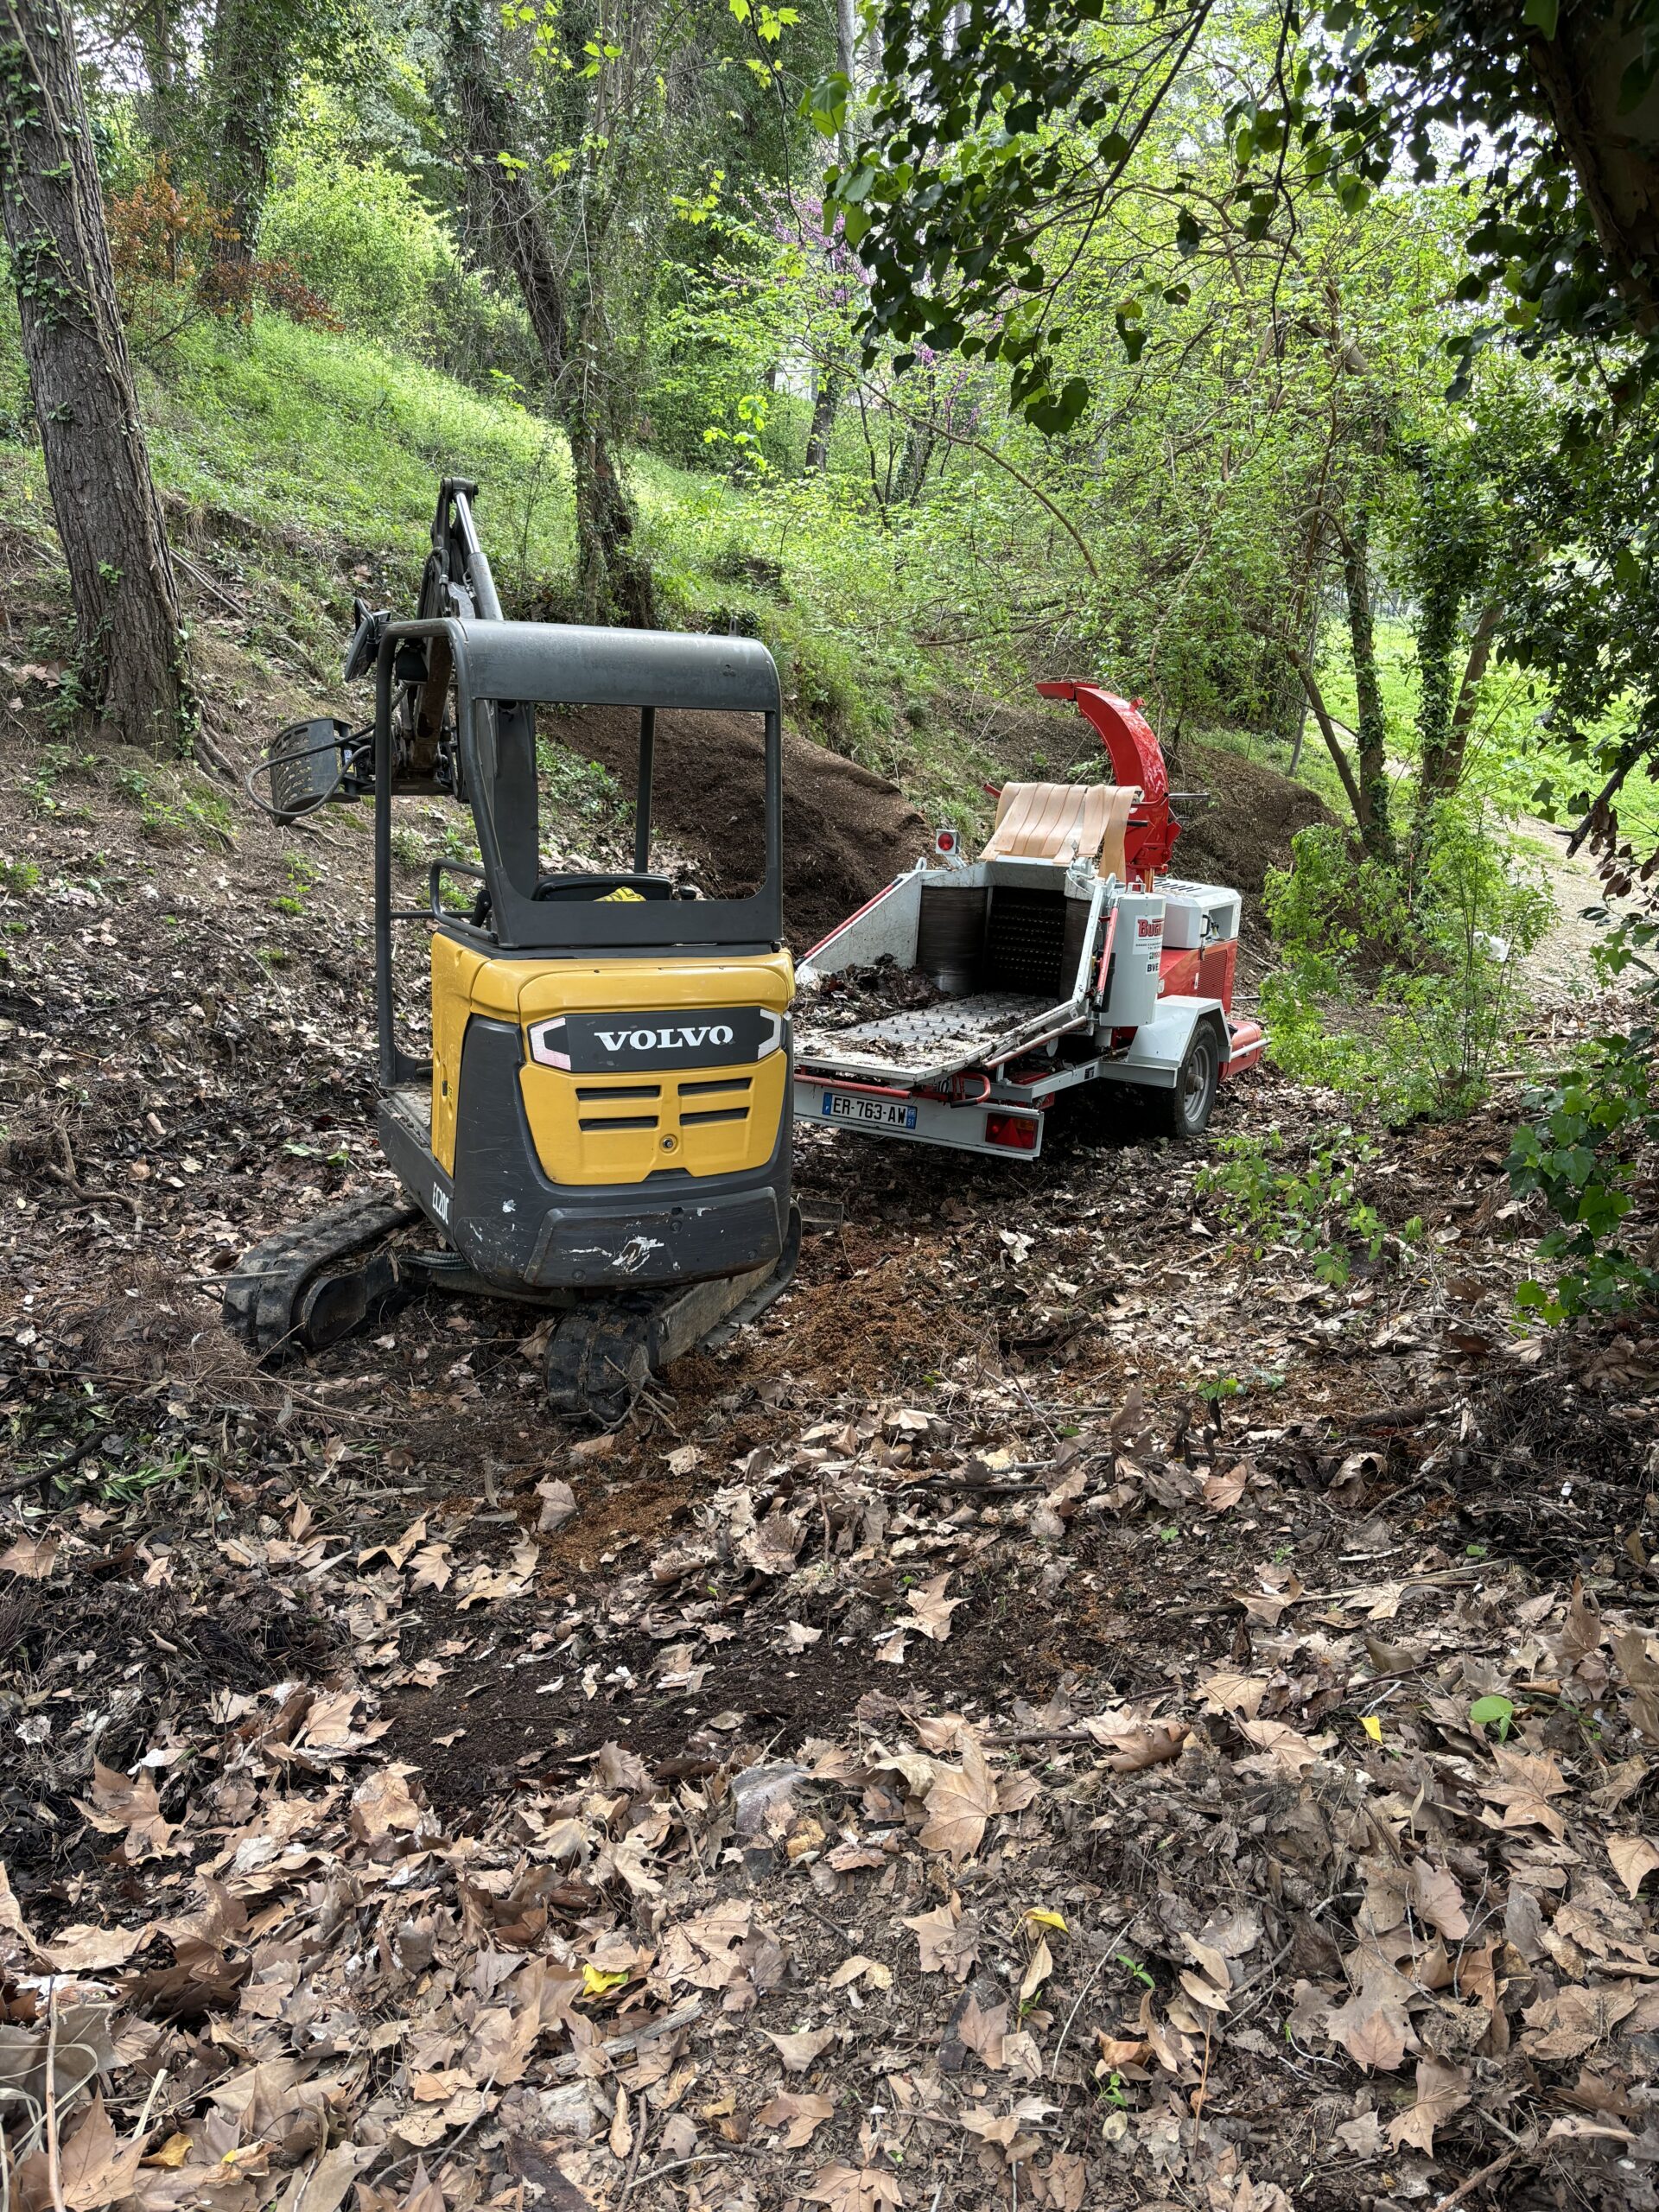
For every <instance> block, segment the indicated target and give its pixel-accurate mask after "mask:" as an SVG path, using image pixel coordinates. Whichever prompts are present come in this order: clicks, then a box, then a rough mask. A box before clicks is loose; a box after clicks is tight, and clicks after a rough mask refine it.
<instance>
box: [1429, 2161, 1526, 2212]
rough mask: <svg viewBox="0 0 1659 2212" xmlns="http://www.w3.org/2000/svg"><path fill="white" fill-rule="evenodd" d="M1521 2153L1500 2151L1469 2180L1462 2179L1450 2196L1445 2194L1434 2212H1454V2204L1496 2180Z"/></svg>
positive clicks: (1459, 2202)
mask: <svg viewBox="0 0 1659 2212" xmlns="http://www.w3.org/2000/svg"><path fill="white" fill-rule="evenodd" d="M1520 2155H1521V2153H1520V2152H1519V2151H1518V2150H1515V2151H1503V2152H1499V2153H1498V2155H1497V2158H1494V2159H1493V2160H1492V2162H1491V2164H1490V2165H1487V2166H1483V2167H1482V2168H1481V2169H1480V2171H1479V2172H1478V2173H1473V2174H1471V2175H1470V2177H1469V2178H1468V2180H1467V2181H1460V2182H1459V2183H1458V2185H1457V2187H1456V2188H1455V2189H1454V2190H1452V2191H1451V2192H1450V2194H1449V2195H1448V2196H1443V2197H1442V2198H1441V2199H1440V2202H1439V2203H1438V2204H1437V2205H1436V2206H1435V2207H1434V2212H1452V2206H1453V2205H1454V2204H1461V2203H1462V2202H1463V2200H1464V2199H1465V2196H1473V2195H1474V2193H1475V2191H1476V2190H1478V2189H1479V2188H1480V2187H1481V2186H1482V2184H1483V2183H1485V2182H1489V2181H1496V2180H1497V2177H1498V2176H1499V2174H1501V2173H1503V2171H1504V2170H1505V2169H1506V2168H1507V2167H1509V2166H1512V2165H1513V2164H1515V2162H1516V2159H1517V2158H1519V2157H1520Z"/></svg>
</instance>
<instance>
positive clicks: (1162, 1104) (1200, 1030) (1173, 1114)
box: [1147, 1021, 1221, 1137]
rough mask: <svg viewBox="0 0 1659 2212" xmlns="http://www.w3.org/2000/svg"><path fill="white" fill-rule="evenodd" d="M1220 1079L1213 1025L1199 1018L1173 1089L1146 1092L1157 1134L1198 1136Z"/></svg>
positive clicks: (1218, 1049)
mask: <svg viewBox="0 0 1659 2212" xmlns="http://www.w3.org/2000/svg"><path fill="white" fill-rule="evenodd" d="M1220 1082H1221V1046H1220V1044H1219V1042H1218V1041H1217V1037H1216V1031H1215V1025H1214V1023H1213V1022H1210V1021H1201V1022H1200V1023H1199V1024H1198V1027H1197V1028H1196V1029H1195V1030H1194V1031H1193V1033H1192V1043H1191V1044H1190V1045H1189V1046H1187V1048H1186V1057H1185V1058H1184V1059H1183V1060H1182V1062H1181V1065H1180V1070H1179V1073H1178V1074H1177V1076H1176V1077H1175V1087H1174V1089H1173V1090H1154V1091H1151V1092H1149V1093H1148V1094H1147V1109H1148V1116H1147V1117H1148V1119H1149V1120H1150V1121H1151V1122H1152V1125H1153V1127H1154V1129H1155V1130H1156V1131H1157V1133H1158V1135H1160V1136H1166V1137H1201V1136H1202V1135H1204V1133H1205V1130H1206V1129H1207V1128H1209V1126H1210V1116H1211V1114H1212V1113H1213V1112H1214V1111H1215V1105H1216V1090H1217V1085H1218V1084H1220Z"/></svg>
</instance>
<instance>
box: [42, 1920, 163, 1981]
mask: <svg viewBox="0 0 1659 2212" xmlns="http://www.w3.org/2000/svg"><path fill="white" fill-rule="evenodd" d="M149 1937H150V1930H149V1928H148V1927H144V1928H91V1927H88V1926H86V1923H77V1925H76V1926H74V1927H73V1928H62V1929H59V1931H58V1933H57V1934H56V1935H55V1936H54V1937H53V1938H52V1941H51V1942H49V1943H48V1944H46V1945H44V1946H43V1947H42V1949H41V1956H42V1957H43V1958H44V1959H45V1960H46V1961H47V1963H48V1966H50V1967H51V1968H52V1970H53V1972H54V1974H105V1973H107V1972H108V1970H109V1969H110V1968H111V1967H124V1966H125V1964H126V1963H127V1961H128V1960H129V1959H130V1958H131V1957H132V1956H133V1955H134V1954H135V1953H136V1952H138V1951H142V1950H143V1948H144V1946H145V1944H146V1943H148V1942H149Z"/></svg>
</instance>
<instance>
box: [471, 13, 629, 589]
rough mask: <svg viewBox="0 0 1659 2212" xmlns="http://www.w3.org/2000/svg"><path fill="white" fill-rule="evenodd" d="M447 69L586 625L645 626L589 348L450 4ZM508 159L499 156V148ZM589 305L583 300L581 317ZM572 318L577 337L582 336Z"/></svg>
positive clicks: (478, 60) (506, 132) (475, 35)
mask: <svg viewBox="0 0 1659 2212" xmlns="http://www.w3.org/2000/svg"><path fill="white" fill-rule="evenodd" d="M449 73H450V80H451V92H452V96H453V104H454V109H455V113H456V120H457V123H458V124H459V127H460V130H461V137H462V140H463V142H464V144H465V148H466V151H467V156H468V157H469V158H470V160H471V162H472V163H473V167H474V174H475V175H476V177H477V179H478V182H479V187H480V192H481V194H482V196H483V200H484V203H485V219H486V225H487V227H488V231H489V233H490V236H491V237H492V238H493V240H494V241H495V245H496V250H497V251H498V252H499V253H500V254H501V255H502V256H503V257H504V258H505V261H506V263H507V264H508V266H509V267H510V268H511V270H512V273H513V276H514V277H515V278H516V279H517V280H518V289H519V292H520V293H521V295H522V296H523V298H524V311H525V313H526V314H527V315H529V317H530V323H531V329H532V330H533V331H534V332H535V334H536V343H537V347H538V348H539V350H540V353H541V356H542V365H543V368H544V369H545V370H546V372H547V382H548V389H549V391H550V393H551V395H552V402H553V410H554V413H555V414H556V416H557V417H558V420H559V423H560V426H561V427H562V428H563V431H564V434H565V435H566V437H567V438H568V439H569V445H570V471H571V477H572V480H573V485H574V492H575V522H576V587H577V590H578V592H579V594H580V596H581V601H582V612H583V613H584V615H585V616H586V617H587V619H588V620H589V621H593V622H610V621H619V620H620V621H621V622H624V623H626V624H628V625H630V626H632V627H634V628H636V629H645V630H649V629H654V628H655V627H656V623H657V606H656V592H655V588H654V586H653V583H652V574H651V567H650V563H648V562H647V561H646V560H645V557H644V556H643V555H641V554H640V553H639V551H638V550H637V548H636V547H635V544H634V542H633V535H634V518H633V510H632V505H630V503H629V500H628V496H627V493H626V490H625V489H624V487H623V484H622V480H621V478H620V475H619V474H618V473H617V468H616V464H615V461H614V460H613V455H612V453H611V448H610V442H609V439H608V437H607V433H606V427H605V420H604V414H603V410H602V407H601V404H600V402H599V398H598V395H597V394H595V393H594V391H593V389H592V387H591V385H590V383H589V381H588V369H587V367H586V364H587V363H588V362H589V361H590V360H591V359H592V358H593V350H592V348H591V347H590V346H588V344H587V343H586V342H582V343H580V344H577V345H576V346H573V344H572V327H571V323H572V311H571V302H570V300H569V296H568V294H567V291H566V289H565V285H564V283H563V279H562V277H561V276H560V274H559V270H558V266H557V264H556V261H555V260H554V257H553V250H552V245H551V243H550V240H549V238H548V235H547V227H546V226H545V224H544V223H543V220H542V213H541V209H540V207H538V205H537V200H536V194H535V192H534V190H533V188H532V187H531V183H530V181H529V176H528V173H527V171H526V169H525V167H524V162H522V160H520V159H519V158H518V155H517V153H516V150H515V146H514V138H513V133H512V130H511V128H510V122H509V117H508V112H507V105H506V101H505V99H504V98H503V96H502V92H501V88H500V85H499V81H498V80H497V78H496V76H495V73H494V70H493V66H492V63H491V60H490V56H489V54H488V53H487V51H486V48H485V46H484V42H483V37H482V34H481V32H480V29H479V24H478V21H477V18H476V16H474V15H471V14H469V13H467V12H466V11H464V10H457V11H456V14H455V16H454V21H453V23H452V28H451V31H450V39H449ZM504 153H505V154H506V155H508V156H509V157H510V158H509V159H508V160H507V161H505V162H503V161H502V160H500V159H499V156H500V155H502V154H504ZM595 312H596V310H595V309H594V304H593V303H592V302H589V303H588V313H589V315H594V313H595ZM586 320H587V318H585V317H584V318H582V320H580V321H578V326H577V328H578V332H579V334H580V335H581V337H582V340H584V341H585V340H586V336H587V332H586V329H585V328H584V327H583V324H584V322H585V321H586Z"/></svg>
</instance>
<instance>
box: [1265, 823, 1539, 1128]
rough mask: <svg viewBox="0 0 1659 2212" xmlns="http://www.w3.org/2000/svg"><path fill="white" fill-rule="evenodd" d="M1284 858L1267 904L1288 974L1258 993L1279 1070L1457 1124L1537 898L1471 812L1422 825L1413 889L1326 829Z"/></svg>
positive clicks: (1503, 1043) (1477, 1093)
mask: <svg viewBox="0 0 1659 2212" xmlns="http://www.w3.org/2000/svg"><path fill="white" fill-rule="evenodd" d="M1293 851H1294V855H1295V857H1294V864H1293V866H1292V867H1291V868H1289V869H1287V870H1274V871H1273V872H1272V873H1271V874H1269V876H1268V887H1267V892H1266V899H1265V903H1266V906H1267V909H1268V918H1269V919H1270V921H1271V922H1272V925H1273V931H1274V938H1275V940H1276V942H1277V944H1278V947H1279V950H1280V953H1281V959H1282V962H1283V964H1282V966H1281V968H1280V969H1278V970H1277V971H1276V973H1274V975H1273V976H1269V977H1268V981H1267V983H1266V984H1265V985H1264V987H1263V990H1262V1010H1263V1014H1264V1016H1265V1018H1266V1020H1267V1021H1268V1035H1269V1038H1270V1039H1271V1040H1272V1044H1271V1049H1272V1052H1273V1054H1274V1059H1275V1060H1276V1061H1277V1062H1278V1064H1279V1065H1281V1066H1283V1067H1285V1068H1286V1069H1287V1071H1289V1072H1290V1073H1292V1074H1295V1075H1299V1076H1301V1077H1304V1078H1305V1079H1307V1080H1311V1081H1315V1082H1323V1083H1329V1084H1332V1085H1333V1086H1334V1087H1336V1088H1337V1089H1338V1090H1344V1091H1347V1092H1350V1093H1352V1094H1354V1095H1356V1096H1360V1097H1363V1098H1365V1099H1366V1100H1367V1101H1368V1102H1369V1103H1372V1104H1374V1105H1375V1106H1376V1107H1377V1108H1379V1109H1381V1110H1383V1111H1384V1112H1386V1113H1388V1114H1389V1115H1391V1116H1406V1115H1410V1114H1414V1113H1430V1114H1442V1115H1444V1114H1459V1113H1465V1112H1467V1111H1468V1110H1469V1109H1471V1107H1472V1106H1473V1105H1474V1104H1475V1103H1476V1102H1477V1101H1478V1099H1479V1098H1480V1097H1481V1096H1483V1095H1484V1090H1485V1084H1486V1078H1487V1076H1488V1074H1489V1072H1490V1071H1491V1069H1492V1068H1493V1067H1494V1066H1496V1065H1497V1064H1498V1062H1499V1060H1500V1059H1501V1058H1503V1056H1504V1055H1505V1054H1506V1053H1507V1052H1509V1051H1510V1049H1511V1045H1512V1039H1513V1032H1514V1026H1515V1017H1516V1011H1517V1004H1518V983H1517V975H1516V970H1517V965H1518V963H1519V962H1520V960H1521V959H1522V958H1523V957H1524V956H1525V955H1526V954H1527V953H1528V952H1529V951H1530V950H1532V949H1533V947H1534V946H1535V944H1537V942H1538V940H1539V938H1541V936H1542V934H1543V931H1544V930H1545V928H1546V927H1547V926H1548V920H1549V916H1550V912H1551V906H1550V902H1549V899H1548V894H1547V893H1546V892H1545V891H1544V889H1543V888H1542V887H1541V885H1540V883H1539V882H1538V881H1537V880H1535V876H1534V875H1533V874H1531V873H1529V871H1528V870H1527V868H1525V866H1524V864H1523V863H1522V861H1521V860H1520V858H1519V856H1518V855H1516V853H1515V852H1514V851H1513V849H1511V848H1510V844H1509V841H1508V840H1507V839H1506V838H1505V836H1504V835H1503V831H1502V829H1501V827H1500V826H1499V824H1498V823H1496V822H1495V821H1494V820H1493V819H1492V817H1491V814H1490V812H1489V811H1488V810H1486V809H1485V808H1484V806H1482V805H1481V804H1479V803H1478V802H1477V803H1473V804H1470V803H1465V802H1446V803H1443V804H1441V805H1440V806H1439V807H1438V808H1436V809H1435V810H1433V812H1432V814H1431V815H1430V817H1428V820H1427V824H1426V827H1425V833H1424V837H1423V839H1422V841H1421V844H1420V848H1419V850H1418V853H1417V855H1416V874H1415V877H1414V878H1412V877H1409V876H1408V874H1407V873H1406V872H1405V870H1404V868H1402V866H1400V865H1399V864H1398V863H1395V862H1390V861H1383V860H1380V859H1377V858H1376V857H1375V856H1374V855H1361V854H1357V853H1356V852H1355V851H1354V849H1353V848H1352V845H1351V841H1350V839H1349V838H1348V836H1346V834H1345V833H1344V832H1343V831H1341V830H1339V829H1332V828H1330V827H1327V826H1324V825H1316V826H1315V827H1314V828H1313V829H1304V830H1301V831H1300V832H1299V833H1298V835H1297V836H1296V838H1295V839H1294V844H1293ZM1344 1016H1345V1017H1346V1019H1344V1018H1343V1017H1344Z"/></svg>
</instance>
